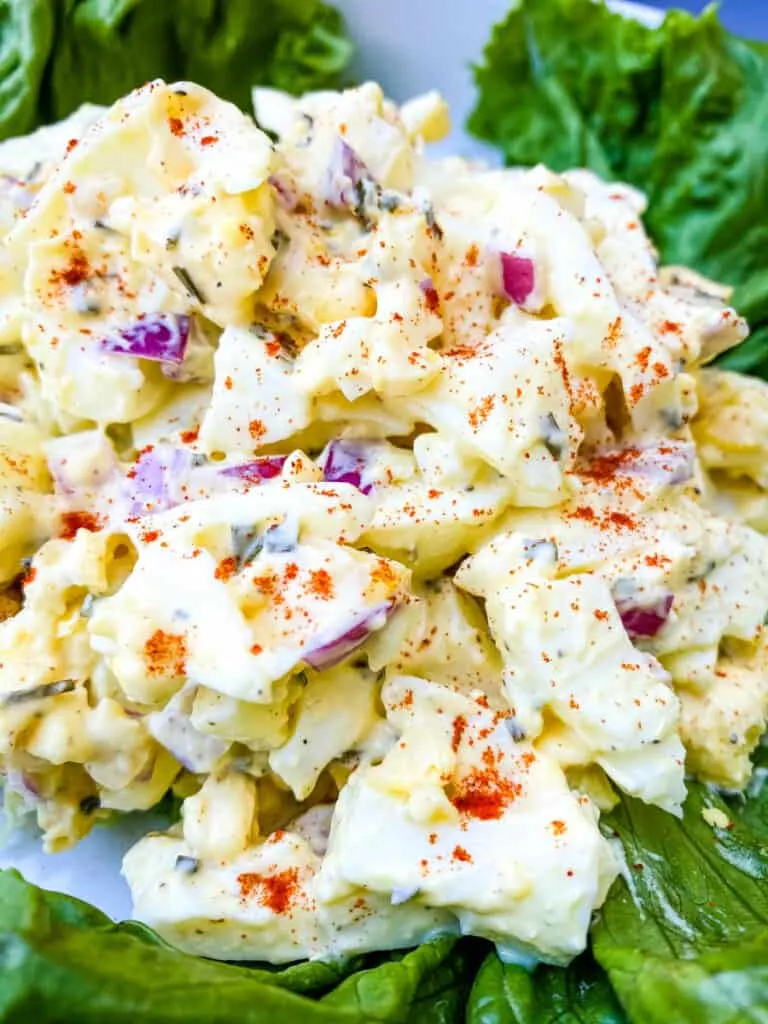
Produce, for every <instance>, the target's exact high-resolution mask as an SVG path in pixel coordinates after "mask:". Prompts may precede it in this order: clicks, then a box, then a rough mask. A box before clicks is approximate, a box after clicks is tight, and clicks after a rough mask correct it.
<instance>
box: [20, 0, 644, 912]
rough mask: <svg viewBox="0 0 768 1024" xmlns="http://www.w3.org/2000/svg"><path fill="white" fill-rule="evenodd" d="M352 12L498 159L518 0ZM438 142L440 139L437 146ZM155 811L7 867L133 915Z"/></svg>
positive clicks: (375, 2) (459, 136) (386, 60)
mask: <svg viewBox="0 0 768 1024" xmlns="http://www.w3.org/2000/svg"><path fill="white" fill-rule="evenodd" d="M335 2H336V6H338V7H339V8H340V9H341V10H342V11H343V13H344V15H345V17H346V19H347V23H348V26H349V29H350V32H351V35H352V37H353V39H354V40H355V41H356V43H357V45H358V51H359V52H358V57H357V60H356V62H355V65H354V67H353V73H354V75H355V76H356V77H357V78H359V79H366V78H367V79H375V80H376V81H379V82H381V84H382V86H383V87H384V89H385V91H386V92H387V93H388V94H389V95H390V96H392V97H393V98H394V99H396V100H399V101H402V100H406V99H409V98H410V97H411V96H415V95H418V94H419V93H422V92H427V91H428V90H429V89H439V90H440V92H442V93H443V95H444V96H445V97H446V99H447V100H448V101H449V103H450V105H451V109H452V112H453V119H454V120H453V123H454V130H453V132H452V135H451V137H450V139H449V140H448V141H447V142H446V143H443V144H442V145H441V147H440V149H442V150H443V151H444V152H451V153H459V154H461V155H463V156H479V157H485V158H486V159H490V160H494V159H496V157H495V154H494V153H493V151H492V150H489V149H487V148H486V147H484V146H483V145H482V144H481V143H478V142H477V141H476V140H473V139H470V138H469V137H468V136H467V135H466V134H465V133H464V132H463V131H462V130H461V126H462V125H463V124H464V122H465V120H466V118H467V115H468V114H469V112H470V110H471V109H472V106H473V104H474V96H475V91H474V83H473V78H472V70H471V66H472V64H473V63H477V62H478V61H479V60H480V58H481V55H482V50H483V46H484V44H485V42H486V40H487V39H488V37H489V34H490V29H491V25H493V24H494V22H496V21H498V20H499V19H500V18H501V17H502V16H503V15H504V14H505V13H506V11H507V10H509V8H510V6H511V0H335ZM612 6H613V7H614V8H615V9H616V10H621V11H622V12H623V13H626V14H629V15H632V16H635V17H638V18H639V19H640V20H642V21H645V22H647V23H649V24H658V23H659V22H660V21H661V20H662V17H663V15H662V12H660V11H657V10H652V9H649V8H647V7H642V6H640V5H637V4H632V3H621V2H616V3H613V4H612ZM436 148H437V147H436ZM153 827H155V828H158V827H162V825H161V824H160V823H158V821H157V819H156V818H155V819H153V818H152V817H151V816H149V815H131V816H129V817H126V818H125V819H123V821H122V822H120V823H118V824H116V825H114V826H110V827H108V828H100V829H97V830H96V832H94V833H92V834H91V835H90V836H89V837H88V838H87V839H85V840H84V841H83V842H82V843H80V845H79V846H78V847H77V848H76V849H75V850H70V851H69V852H67V853H59V854H55V855H51V856H46V855H45V854H43V853H42V851H41V849H40V843H39V840H38V838H37V837H36V836H35V835H34V834H33V833H32V832H22V833H19V834H17V835H16V836H14V838H13V840H12V841H11V843H9V844H8V845H7V846H6V847H5V848H3V849H0V867H17V868H18V869H19V870H20V871H21V872H22V874H23V875H24V876H25V877H26V878H28V879H29V880H30V881H31V882H35V883H36V884H38V885H42V886H44V887H45V888H48V889H55V890H57V891H59V892H66V893H70V894H71V895H73V896H79V897H80V898H81V899H84V900H87V901H88V902H89V903H94V904H96V906H98V907H100V908H101V909H102V910H104V911H106V912H107V913H108V914H111V915H112V916H113V917H115V918H118V919H120V918H125V917H128V916H129V915H130V898H129V893H128V887H127V885H126V884H125V882H124V881H123V879H122V877H121V875H120V863H121V860H122V855H123V853H124V852H125V851H126V850H127V849H128V847H129V846H131V845H132V844H133V843H134V842H136V840H137V839H138V838H139V837H140V836H141V835H144V834H145V833H146V832H147V831H149V830H150V829H151V828H153Z"/></svg>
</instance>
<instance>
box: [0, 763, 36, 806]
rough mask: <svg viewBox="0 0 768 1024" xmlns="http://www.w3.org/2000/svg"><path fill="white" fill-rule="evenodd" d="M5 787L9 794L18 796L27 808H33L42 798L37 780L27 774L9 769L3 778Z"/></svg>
mask: <svg viewBox="0 0 768 1024" xmlns="http://www.w3.org/2000/svg"><path fill="white" fill-rule="evenodd" d="M5 786H6V787H7V789H8V790H9V792H11V793H15V794H16V795H17V796H20V797H21V798H22V799H23V800H24V803H25V804H26V806H27V807H34V806H35V805H36V804H38V803H39V802H40V800H41V798H42V792H41V790H40V787H39V786H38V784H37V780H36V779H35V778H34V777H33V776H32V775H30V774H29V772H23V771H19V770H18V769H16V768H10V769H9V770H8V774H7V775H6V776H5Z"/></svg>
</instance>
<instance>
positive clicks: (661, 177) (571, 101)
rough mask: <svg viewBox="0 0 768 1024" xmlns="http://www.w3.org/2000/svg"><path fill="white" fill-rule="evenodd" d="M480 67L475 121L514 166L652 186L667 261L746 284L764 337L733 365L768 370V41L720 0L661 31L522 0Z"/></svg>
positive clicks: (557, 3) (651, 214)
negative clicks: (581, 170)
mask: <svg viewBox="0 0 768 1024" xmlns="http://www.w3.org/2000/svg"><path fill="white" fill-rule="evenodd" d="M475 75H476V80H477V85H478V88H479V100H478V103H477V106H476V108H475V110H474V111H473V113H472V115H471V116H470V119H469V128H470V130H471V131H473V132H474V133H475V134H476V135H478V136H479V137H480V138H483V139H485V140H487V141H489V142H491V143H493V144H495V145H496V146H498V147H499V149H500V150H501V152H502V153H503V155H504V158H505V160H506V161H507V162H508V163H514V164H524V165H526V164H536V163H539V162H542V163H546V164H548V165H549V166H550V167H553V168H554V169H555V170H563V169H565V168H568V167H575V166H585V167H590V168H592V169H593V170H594V171H596V172H597V173H598V174H600V175H602V176H603V177H607V178H609V179H611V178H614V179H621V180H622V181H627V182H630V183H631V184H633V185H636V186H637V187H638V188H640V189H642V190H643V191H644V192H645V193H646V194H647V195H648V198H649V209H648V213H647V215H646V218H645V219H646V223H647V225H648V228H649V231H650V234H651V237H652V238H653V239H654V241H655V242H656V244H657V245H658V246H659V249H660V252H661V255H662V258H663V260H664V261H665V262H667V263H681V264H685V265H688V266H692V267H694V268H696V269H697V270H699V271H700V272H702V273H704V274H707V275H709V276H711V277H713V278H714V279H715V280H718V281H724V282H726V283H728V284H730V285H733V286H734V287H735V293H734V302H735V304H736V306H737V308H738V309H739V311H740V312H741V313H743V314H744V315H745V316H746V317H747V318H748V319H749V321H750V323H751V325H752V328H753V332H754V333H753V336H752V338H750V339H749V340H748V342H746V343H745V344H744V345H743V346H740V347H739V348H738V349H736V350H735V351H734V352H733V353H731V354H730V355H728V356H726V357H725V359H724V360H723V362H724V363H725V364H727V365H730V366H731V367H732V368H737V369H739V370H742V371H745V372H752V373H757V374H760V375H762V376H766V377H768V273H767V272H766V269H767V268H768V88H766V82H768V45H765V44H761V43H752V42H748V41H745V40H742V39H739V38H737V37H736V36H733V35H731V34H730V33H728V32H727V31H726V30H725V29H724V28H723V27H722V25H721V24H720V22H719V21H718V18H717V12H716V10H715V8H714V7H710V8H708V9H707V10H706V11H705V12H704V13H703V14H702V15H701V17H699V18H696V17H694V16H692V15H690V14H687V13H685V12H683V11H671V12H670V13H669V14H668V15H667V17H666V19H665V21H664V23H663V25H662V26H661V27H660V28H658V29H650V28H647V27H646V26H644V25H642V24H640V23H639V22H635V21H632V20H629V19H626V18H624V17H621V16H620V15H617V14H613V13H611V12H610V11H609V10H608V9H607V8H606V7H605V6H604V5H603V4H602V3H593V2H591V0H546V2H541V0H517V2H516V3H515V4H514V5H513V7H512V10H511V11H510V13H509V15H508V16H507V18H506V19H505V20H504V21H502V22H501V23H500V24H498V25H497V26H496V27H495V28H494V30H493V35H492V37H491V40H490V42H489V43H488V46H487V48H486V50H485V57H484V61H483V63H482V65H481V66H479V67H478V68H476V69H475Z"/></svg>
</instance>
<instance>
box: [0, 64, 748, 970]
mask: <svg viewBox="0 0 768 1024" xmlns="http://www.w3.org/2000/svg"><path fill="white" fill-rule="evenodd" d="M255 107H256V113H257V117H258V121H259V123H260V124H261V125H262V126H263V127H264V128H266V129H269V130H270V131H271V132H272V133H273V134H274V135H275V136H276V137H277V142H275V143H273V142H271V141H270V139H269V138H268V136H267V135H266V134H265V133H264V132H263V131H262V130H260V129H259V128H258V127H257V126H256V124H255V123H254V121H253V120H252V119H251V118H250V117H248V116H247V115H245V114H243V113H241V112H240V111H238V110H236V109H235V108H234V107H233V106H231V105H230V104H228V103H224V102H223V101H221V100H219V99H218V98H217V97H215V96H214V95H213V94H211V93H210V92H208V91H207V90H205V89H202V88H200V87H199V86H196V85H192V84H190V83H180V84H176V85H171V86H169V85H166V84H165V83H163V82H160V81H157V82H152V83H149V84H148V85H146V86H144V87H143V88H142V89H139V90H137V91H136V92H134V93H132V94H131V95H130V96H128V97H126V98H125V99H123V100H121V101H119V102H118V103H116V104H115V105H114V106H113V107H112V108H110V109H109V110H99V109H94V108H88V109H86V110H83V111H81V112H79V113H78V114H76V115H73V117H72V118H70V119H69V120H68V121H66V122H63V123H62V124H61V125H58V126H55V127H54V128H51V129H46V130H45V131H44V132H43V133H42V134H41V133H36V134H35V135H34V136H30V137H29V138H28V139H26V140H24V139H21V140H13V141H12V142H9V143H4V144H3V145H0V170H1V171H3V172H4V173H5V174H6V178H3V179H2V181H0V215H1V216H2V224H3V226H4V236H3V240H2V243H1V244H0V342H1V343H2V345H3V346H4V347H3V349H2V352H0V383H1V384H2V394H1V395H0V399H2V405H0V472H1V474H2V475H1V476H0V522H2V523H3V526H4V529H3V531H2V533H1V534H0V537H1V538H2V540H1V543H0V576H1V577H2V583H3V584H4V587H5V590H4V592H3V595H2V606H1V607H2V611H3V615H4V621H2V623H0V765H1V766H2V769H3V773H4V776H5V791H6V806H7V807H8V808H10V809H11V810H12V809H13V807H14V805H15V806H17V807H23V808H24V809H25V810H28V811H32V812H34V813H35V814H36V817H37V821H38V823H39V825H40V827H41V829H42V832H43V841H44V843H45V846H46V849H48V850H50V851H55V850H58V849H62V848H64V847H67V846H69V845H71V844H73V843H75V842H77V840H78V839H80V838H81V837H82V836H83V835H85V834H86V833H87V832H88V831H89V829H90V828H91V827H92V826H93V825H94V824H95V823H96V822H98V821H99V820H101V819H102V818H104V817H106V816H107V815H108V814H111V813H116V812H121V811H130V810H134V809H143V808H150V807H152V806H154V805H155V804H156V803H158V802H159V801H160V800H161V799H162V797H163V796H164V794H165V793H166V792H167V791H168V789H169V788H171V789H172V790H173V792H174V793H175V794H176V795H177V796H178V797H181V798H182V799H183V804H182V816H181V821H180V822H179V823H177V824H176V825H174V826H173V827H172V828H170V829H169V831H168V832H166V833H164V834H162V835H161V834H150V835H148V836H146V837H145V838H144V839H142V840H141V841H140V842H139V843H138V844H137V845H136V846H135V847H134V848H133V849H132V850H131V851H130V852H129V853H128V855H127V856H126V858H125V863H124V873H125V876H126V878H127V880H128V882H129V885H130V887H131V891H132V894H133V899H134V908H135V913H136V916H137V917H138V918H140V919H141V920H144V921H146V922H147V923H149V924H151V925H152V926H153V927H154V928H156V929H157V930H158V931H159V932H160V934H161V935H163V936H164V937H165V938H167V939H168V940H169V941H171V942H173V943H174V944H176V945H178V946H180V947H181V948H183V949H186V950H189V951H192V952H196V953H200V954H203V955H206V956H213V957H220V958H226V959H233V960H271V961H272V962H275V963H281V962H288V961H293V960H298V959H302V958H306V957H328V956H341V955H346V954H351V953H358V952H364V951H368V950H377V949H393V948H401V947H407V946H409V945H413V944H415V943H418V942H420V941H422V940H424V939H426V938H428V937H430V936H432V935H435V934H439V933H443V932H464V933H470V934H476V935H481V936H485V937H488V938H490V939H492V940H493V941H494V942H496V943H497V945H498V947H499V949H500V950H501V951H502V952H503V954H504V956H506V957H516V958H520V959H523V960H531V959H544V960H548V961H552V962H559V963H562V962H567V961H568V960H569V959H570V958H571V957H572V956H574V955H575V954H577V953H578V952H579V951H580V950H581V949H583V948H584V945H585V943H586V937H587V930H588V927H589V922H590V918H591V915H592V913H593V911H594V910H595V909H597V908H598V907H599V906H600V905H601V903H602V901H603V900H604V898H605V896H606V893H607V892H608V889H609V887H610V885H611V884H612V882H613V880H614V879H615V878H616V876H617V874H618V873H619V871H620V869H621V858H620V856H619V855H618V854H617V851H616V849H615V845H614V844H613V843H612V842H611V841H610V840H608V839H607V838H605V837H604V836H603V834H602V833H601V831H600V828H599V814H600V810H601V809H605V808H606V807H610V805H611V803H612V801H614V800H615V798H616V797H615V792H616V789H618V790H621V791H624V792H626V793H629V794H632V795H634V796H636V797H638V798H640V799H642V800H644V801H646V802H648V803H652V804H656V805H658V806H659V807H661V808H663V809H664V810H666V811H668V812H669V813H671V814H679V813H680V807H681V803H682V801H683V799H684V796H685V789H686V786H685V772H686V769H687V770H688V771H689V772H692V773H694V774H696V775H697V776H698V777H700V778H702V779H705V780H708V781H712V782H715V783H717V784H718V785H721V786H724V787H726V788H729V789H740V788H743V787H744V786H745V785H746V784H747V782H748V779H749V773H750V761H749V755H750V753H751V751H752V750H753V749H754V747H755V745H756V744H757V742H758V741H759V736H760V734H761V733H762V731H763V729H764V727H765V723H766V717H767V715H768V685H767V684H766V679H768V671H766V643H765V639H764V635H763V622H764V620H765V616H766V612H767V611H768V575H767V574H766V573H765V571H764V567H765V565H766V564H768V542H767V541H766V539H765V537H764V536H763V535H762V533H761V532H759V531H760V530H763V529H765V528H766V525H768V515H766V513H765V507H764V506H765V494H764V488H765V486H766V479H765V471H764V466H765V454H766V450H767V449H768V387H766V385H765V384H763V383H761V382H759V381H755V380H746V379H743V378H741V377H739V376H737V375H734V374H728V373H722V372H720V371H718V370H716V369H702V363H704V362H705V361H707V360H709V359H711V358H712V357H713V356H714V355H715V354H717V353H718V352H719V351H721V350H723V349H724V348H727V347H729V346H731V345H733V344H735V343H737V342H738V341H739V340H740V339H742V338H743V337H744V335H745V334H746V326H745V324H744V323H743V321H742V320H740V319H739V317H738V316H737V315H736V314H735V312H734V311H733V310H732V309H730V308H729V307H728V305H727V294H726V293H725V292H724V291H723V290H722V289H721V288H720V287H719V286H717V285H713V284H712V283H711V282H707V281H704V280H703V279H701V278H699V277H698V276H697V275H693V274H691V272H689V271H686V270H684V269H681V268H660V267H659V266H658V263H657V258H656V254H655V252H654V249H653V246H652V244H651V242H650V241H649V240H648V238H647V236H646V234H645V232H644V230H643V226H642V221H641V217H642V213H643V210H644V199H643V197H642V195H640V194H639V193H638V192H636V191H635V190H634V189H630V188H628V187H627V186H624V185H620V184H614V183H605V182H602V181H600V180H599V179H597V178H596V177H595V176H594V175H592V174H590V173H588V172H586V171H572V172H568V173H566V174H563V175H556V174H553V173H552V172H550V171H548V170H547V169H545V168H543V167H538V168H533V169H531V170H521V169H509V170H505V171H497V170H488V169H486V168H484V167H481V166H478V165H475V164H471V163H467V162H465V161H462V160H459V159H456V158H452V159H447V160H443V161H430V160H429V158H428V156H427V153H426V146H425V144H426V143H428V142H430V141H434V140H437V139H439V138H441V137H442V136H443V135H444V134H445V133H446V132H447V130H448V128H449V118H448V111H447V109H446V107H445V104H444V103H443V101H442V100H441V99H440V97H439V96H437V95H436V94H429V95H427V96H424V97H420V98H418V99H417V100H414V101H412V102H411V103H408V104H406V105H404V106H403V107H402V108H401V109H399V110H398V109H397V108H396V107H395V106H394V105H393V104H391V103H389V102H388V101H387V100H386V99H385V98H384V97H383V95H382V93H381V90H380V89H379V88H378V86H376V85H374V84H372V83H368V84H366V85H363V86H361V87H360V88H357V89H351V90H348V91H346V92H343V93H317V94H313V95H309V96H306V97H303V98H301V99H299V100H295V99H292V98H290V97H288V96H285V95H283V94H280V93H275V92H272V91H264V90H260V91H257V93H256V95H255ZM35 153H40V154H42V162H41V163H40V165H39V166H35V160H34V159H33V154H35ZM33 169H34V174H32V173H31V171H32V170H33ZM22 177H23V178H24V179H25V180H21V179H22ZM27 179H28V180H27Z"/></svg>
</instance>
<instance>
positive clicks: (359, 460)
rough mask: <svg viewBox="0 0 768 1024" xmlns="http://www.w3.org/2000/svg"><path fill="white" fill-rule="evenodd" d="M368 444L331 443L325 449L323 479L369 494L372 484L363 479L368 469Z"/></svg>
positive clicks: (352, 442) (351, 442)
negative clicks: (351, 486)
mask: <svg viewBox="0 0 768 1024" xmlns="http://www.w3.org/2000/svg"><path fill="white" fill-rule="evenodd" d="M369 455H370V444H367V443H366V442H364V441H343V440H341V441H331V443H330V444H329V445H328V447H327V448H326V449H325V457H324V459H323V463H322V467H321V468H322V470H323V477H324V479H325V480H328V481H329V482H332V483H339V484H352V485H353V486H354V487H357V489H358V490H359V491H362V492H363V494H370V493H371V491H372V490H373V484H371V483H368V482H365V481H364V480H363V477H364V475H365V471H366V469H367V468H368V464H369V461H370V459H369Z"/></svg>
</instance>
